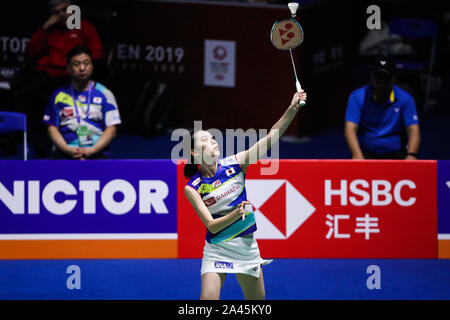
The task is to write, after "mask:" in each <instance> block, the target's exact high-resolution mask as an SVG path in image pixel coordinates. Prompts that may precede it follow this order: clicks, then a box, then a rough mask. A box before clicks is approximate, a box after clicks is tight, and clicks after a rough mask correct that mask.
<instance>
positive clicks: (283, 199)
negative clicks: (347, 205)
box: [246, 179, 316, 239]
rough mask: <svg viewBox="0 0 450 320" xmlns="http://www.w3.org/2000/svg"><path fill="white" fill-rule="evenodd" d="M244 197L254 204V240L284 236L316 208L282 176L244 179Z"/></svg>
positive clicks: (286, 236) (287, 236) (292, 230)
mask: <svg viewBox="0 0 450 320" xmlns="http://www.w3.org/2000/svg"><path fill="white" fill-rule="evenodd" d="M246 189H247V196H248V199H249V201H251V203H252V204H253V206H254V212H255V218H256V221H257V222H256V223H257V225H258V230H257V231H256V232H255V238H256V239H287V238H289V237H290V236H291V235H292V234H293V233H294V232H295V231H296V230H297V229H298V228H300V226H301V225H302V224H303V223H304V222H305V221H306V220H307V219H308V218H309V217H310V216H311V215H312V214H313V213H314V212H315V211H316V208H315V207H314V206H313V205H312V204H311V203H310V202H309V201H308V200H306V198H305V197H303V195H302V194H301V193H300V192H299V191H298V190H297V189H296V188H295V187H294V186H293V185H292V184H291V183H290V182H289V181H288V180H284V179H266V180H264V179H247V180H246Z"/></svg>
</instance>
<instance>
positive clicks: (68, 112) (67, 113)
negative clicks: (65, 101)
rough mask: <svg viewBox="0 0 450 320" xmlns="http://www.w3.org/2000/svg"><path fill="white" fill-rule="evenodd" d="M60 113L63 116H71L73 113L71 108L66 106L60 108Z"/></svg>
mask: <svg viewBox="0 0 450 320" xmlns="http://www.w3.org/2000/svg"><path fill="white" fill-rule="evenodd" d="M62 114H63V116H64V117H73V115H74V113H73V108H72V107H68V108H64V109H62Z"/></svg>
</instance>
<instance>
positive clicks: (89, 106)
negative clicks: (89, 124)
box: [70, 80, 92, 124]
mask: <svg viewBox="0 0 450 320" xmlns="http://www.w3.org/2000/svg"><path fill="white" fill-rule="evenodd" d="M70 90H71V94H72V99H73V106H74V107H75V112H76V113H77V121H78V124H80V123H81V118H80V114H79V113H78V107H77V99H76V98H75V94H74V87H73V84H72V86H71V88H70ZM91 93H92V85H91V81H90V80H89V92H88V98H87V99H88V100H87V105H88V107H87V109H86V118H88V117H89V109H90V108H91Z"/></svg>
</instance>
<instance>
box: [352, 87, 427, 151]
mask: <svg viewBox="0 0 450 320" xmlns="http://www.w3.org/2000/svg"><path fill="white" fill-rule="evenodd" d="M345 121H351V122H354V123H356V124H357V125H358V133H357V135H358V141H359V144H360V147H361V149H362V150H363V151H368V152H374V153H390V152H395V151H400V150H405V147H406V144H407V136H406V127H409V126H410V125H413V124H418V123H419V117H418V116H417V111H416V105H415V103H414V99H413V97H412V96H411V95H410V94H409V93H408V92H406V91H404V90H402V89H401V88H399V87H398V86H396V85H394V86H393V89H392V91H391V94H390V97H389V99H388V101H386V102H385V103H383V104H382V103H379V102H377V100H376V98H375V96H374V95H373V90H372V86H371V85H366V86H364V87H361V88H359V89H356V90H355V91H353V92H352V94H351V95H350V97H349V99H348V103H347V111H346V115H345Z"/></svg>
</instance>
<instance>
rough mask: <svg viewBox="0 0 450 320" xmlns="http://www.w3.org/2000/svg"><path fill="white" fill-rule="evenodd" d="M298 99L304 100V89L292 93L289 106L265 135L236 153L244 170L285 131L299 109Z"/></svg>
mask: <svg viewBox="0 0 450 320" xmlns="http://www.w3.org/2000/svg"><path fill="white" fill-rule="evenodd" d="M300 101H306V92H305V91H304V90H301V91H300V92H297V93H295V94H294V96H293V97H292V101H291V103H290V105H289V107H288V108H287V109H286V111H285V112H284V114H283V115H282V116H281V118H280V119H279V120H278V121H277V122H276V123H275V124H274V125H273V126H272V128H271V129H270V131H269V133H268V135H267V136H265V137H263V138H261V139H260V140H259V141H258V142H257V143H255V144H254V145H253V146H251V147H250V148H249V149H248V150H245V151H242V152H239V153H238V154H237V155H236V158H237V161H238V162H239V164H240V165H241V167H242V170H243V171H244V172H245V170H246V168H247V166H248V165H250V164H253V163H256V162H257V161H258V160H259V159H260V158H262V157H263V156H264V155H265V154H266V153H267V151H268V150H269V149H270V148H271V147H272V145H273V144H275V143H277V141H278V140H279V139H280V137H281V136H282V135H283V134H284V133H285V132H286V130H287V128H288V127H289V125H290V124H291V122H292V120H294V118H295V115H296V114H297V111H298V110H299V109H300V106H299V102H300Z"/></svg>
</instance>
